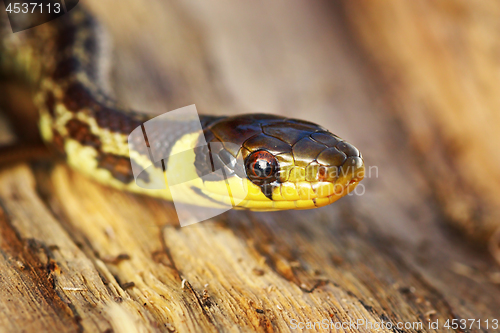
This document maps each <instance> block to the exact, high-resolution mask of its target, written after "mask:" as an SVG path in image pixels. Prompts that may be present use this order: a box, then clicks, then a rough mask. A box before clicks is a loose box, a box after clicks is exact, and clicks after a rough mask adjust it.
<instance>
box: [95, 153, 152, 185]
mask: <svg viewBox="0 0 500 333" xmlns="http://www.w3.org/2000/svg"><path fill="white" fill-rule="evenodd" d="M97 160H98V167H99V168H102V169H106V170H108V171H109V172H111V174H112V175H113V177H114V178H116V179H117V180H119V181H121V182H122V183H124V184H128V183H130V182H131V181H133V180H134V173H133V171H132V163H134V164H135V162H134V161H131V160H130V158H128V157H124V156H120V155H115V154H106V153H100V154H99V156H98V157H97ZM139 178H140V179H141V180H143V181H144V182H146V183H148V182H149V180H150V179H149V174H148V173H147V172H142V173H141V174H140V176H139Z"/></svg>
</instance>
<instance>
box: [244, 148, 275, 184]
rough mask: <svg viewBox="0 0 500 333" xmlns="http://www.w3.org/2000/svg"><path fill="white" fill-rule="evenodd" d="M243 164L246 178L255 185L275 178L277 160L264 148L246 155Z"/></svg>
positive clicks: (269, 181)
mask: <svg viewBox="0 0 500 333" xmlns="http://www.w3.org/2000/svg"><path fill="white" fill-rule="evenodd" d="M245 166H246V172H247V177H248V179H250V180H251V181H252V182H253V183H254V184H256V185H259V186H260V185H262V184H264V183H271V182H273V181H275V180H276V175H277V169H278V162H277V161H276V158H275V157H274V156H273V155H272V154H271V153H270V152H268V151H266V150H259V151H256V152H254V153H252V154H251V155H250V156H248V157H247V160H246V163H245Z"/></svg>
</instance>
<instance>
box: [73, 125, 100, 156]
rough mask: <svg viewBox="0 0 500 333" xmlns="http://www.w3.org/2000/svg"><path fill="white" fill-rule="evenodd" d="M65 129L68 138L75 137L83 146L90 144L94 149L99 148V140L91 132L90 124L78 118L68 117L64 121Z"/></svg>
mask: <svg viewBox="0 0 500 333" xmlns="http://www.w3.org/2000/svg"><path fill="white" fill-rule="evenodd" d="M66 129H67V130H68V135H69V137H70V138H72V139H75V140H76V141H78V142H80V143H81V144H82V145H84V146H91V147H94V148H96V149H100V148H101V140H100V139H99V137H98V136H97V135H95V134H93V133H92V131H91V130H90V126H89V124H87V123H84V122H83V121H81V120H78V119H70V120H69V121H68V122H67V123H66Z"/></svg>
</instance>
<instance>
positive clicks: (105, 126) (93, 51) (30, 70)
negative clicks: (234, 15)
mask: <svg viewBox="0 0 500 333" xmlns="http://www.w3.org/2000/svg"><path fill="white" fill-rule="evenodd" d="M81 7H82V6H81V5H79V6H78V7H77V8H75V9H73V10H72V11H70V12H69V13H68V14H66V15H63V16H62V17H60V18H58V19H55V20H53V21H51V22H48V23H45V24H42V25H40V26H37V27H34V28H31V29H29V30H27V31H23V32H19V33H12V31H11V30H10V27H9V26H8V24H7V20H6V15H5V13H1V15H2V16H0V70H1V71H0V73H3V74H4V75H6V76H7V77H12V75H14V76H21V75H22V76H23V77H24V78H25V79H27V80H26V81H27V82H28V83H29V85H30V86H31V87H32V88H33V91H34V101H35V105H36V106H37V108H38V109H39V128H40V132H41V135H42V137H43V139H44V141H45V142H46V143H47V144H49V145H50V146H52V147H54V148H55V149H56V150H57V151H59V152H60V153H61V154H62V155H63V156H65V158H66V161H67V163H68V164H69V165H70V166H71V167H73V168H74V169H76V170H78V171H80V172H83V173H85V174H86V175H88V176H90V177H92V178H93V179H96V180H98V181H99V182H101V183H104V184H106V185H109V186H113V187H115V188H118V189H122V190H127V191H133V192H138V193H142V194H145V195H150V196H155V197H161V198H164V199H167V200H171V199H172V193H171V191H170V190H169V187H168V186H167V189H147V188H144V187H147V184H148V182H152V181H153V179H155V178H158V177H160V178H162V180H164V179H165V177H164V172H165V170H169V168H180V169H182V174H183V175H182V177H184V178H186V179H190V180H191V181H190V182H189V186H184V189H183V190H182V195H180V196H176V200H182V201H183V202H185V203H189V204H195V205H200V206H206V207H222V206H227V205H233V206H235V205H236V206H237V208H244V209H251V210H281V209H308V208H315V207H321V206H325V205H327V204H330V203H332V202H334V201H336V200H337V199H339V198H341V197H342V196H344V195H346V194H347V193H349V192H350V191H352V190H353V189H354V188H355V187H356V185H357V184H358V183H359V181H361V180H362V179H363V174H364V163H363V159H362V157H361V154H360V152H359V151H358V149H356V148H355V147H354V146H352V145H351V144H349V143H347V142H346V141H344V140H342V139H340V138H339V137H338V136H336V135H334V134H332V133H330V132H329V131H327V130H326V129H324V128H323V127H321V126H319V125H316V124H313V123H310V122H307V121H302V120H296V119H288V118H284V117H279V116H274V115H266V114H247V115H238V116H229V117H215V116H209V115H202V116H200V121H201V129H202V130H201V131H200V130H196V129H190V128H188V127H187V126H186V124H184V123H183V122H182V120H179V121H178V123H175V124H172V123H169V124H162V123H161V122H159V123H155V126H153V128H150V129H148V131H147V141H148V142H147V144H148V145H152V144H155V147H156V149H159V150H160V151H161V152H162V156H165V158H164V159H163V162H162V163H157V164H156V165H155V166H153V167H151V162H150V158H149V153H148V151H147V150H148V149H144V148H140V145H139V144H138V145H137V147H135V146H133V143H132V146H131V147H129V144H128V135H129V134H130V133H131V132H132V131H133V130H134V129H136V128H140V126H141V125H142V124H143V123H144V122H145V121H147V120H148V117H147V115H145V114H143V113H139V112H135V111H133V110H129V109H127V108H124V107H122V106H119V105H118V104H117V103H116V102H115V101H113V100H112V99H111V98H109V97H108V96H107V95H106V93H105V92H104V91H106V89H107V86H108V84H109V83H108V82H107V75H106V68H107V64H106V63H107V62H109V52H108V51H107V49H106V47H107V43H106V39H105V38H103V36H104V35H105V32H104V29H103V28H102V27H101V26H100V25H99V24H98V22H96V20H95V19H94V18H93V17H92V15H91V14H90V13H89V12H87V11H86V10H85V9H83V8H81ZM103 89H104V90H103ZM179 129H182V130H179ZM202 138H205V140H206V142H207V143H208V145H199V144H198V143H199V142H200V140H202ZM129 148H130V149H129ZM182 152H185V153H184V154H182V155H179V156H182V159H181V160H179V158H176V159H169V157H170V156H172V155H173V154H177V153H182ZM173 160H175V161H173ZM179 163H180V164H179ZM133 166H139V167H140V168H142V169H146V171H144V172H143V173H141V174H140V177H139V178H138V179H135V178H134V174H133V172H132V170H133ZM148 166H150V167H149V168H148ZM215 170H223V171H224V173H223V174H221V173H220V172H219V173H214V171H215ZM221 175H222V176H221ZM201 176H204V178H203V179H201V178H200V177H201ZM170 179H172V178H170ZM139 183H142V184H143V185H146V186H142V187H141V186H138V184H139ZM228 188H230V190H231V191H230V195H229V196H228V195H227V193H228V192H227V190H228ZM235 199H237V200H236V201H235Z"/></svg>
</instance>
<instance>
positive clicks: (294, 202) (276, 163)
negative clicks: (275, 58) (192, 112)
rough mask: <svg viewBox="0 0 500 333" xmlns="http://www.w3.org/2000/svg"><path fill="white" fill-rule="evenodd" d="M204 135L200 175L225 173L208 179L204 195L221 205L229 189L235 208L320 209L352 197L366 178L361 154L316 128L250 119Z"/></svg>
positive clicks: (216, 126)
mask: <svg viewBox="0 0 500 333" xmlns="http://www.w3.org/2000/svg"><path fill="white" fill-rule="evenodd" d="M204 135H205V139H206V142H207V143H208V145H207V146H205V147H204V151H201V150H200V151H198V153H197V154H196V160H195V166H196V168H197V170H198V172H199V174H200V175H201V174H204V175H206V174H208V173H209V171H210V170H214V169H215V170H218V169H222V170H224V173H223V177H221V176H220V175H221V174H219V178H217V176H216V177H214V178H213V179H210V178H206V180H207V181H205V182H204V186H205V188H203V189H201V190H202V191H203V193H204V194H205V195H207V196H210V197H211V198H212V199H214V200H216V201H221V200H222V199H221V196H223V195H224V193H227V187H228V186H229V188H230V189H231V196H232V198H231V199H232V200H231V203H232V205H233V206H235V207H236V208H242V209H251V210H282V209H309V208H316V207H321V206H325V205H328V204H330V203H332V202H334V201H336V200H338V199H339V198H341V197H343V196H345V195H347V194H348V193H350V192H351V191H352V190H353V189H354V188H355V187H356V186H357V185H358V183H359V182H360V181H361V180H362V179H363V177H364V170H365V167H364V162H363V158H362V156H361V153H360V152H359V150H358V149H356V148H355V147H354V146H353V145H351V144H350V143H348V142H346V141H344V140H342V139H341V138H339V137H338V136H336V135H335V134H333V133H331V132H329V131H328V130H326V129H325V128H323V127H322V126H319V125H317V124H314V123H311V122H307V121H302V120H297V119H289V118H284V117H279V116H274V115H266V114H248V115H240V116H234V117H227V118H222V119H219V120H217V121H215V122H213V123H211V124H209V125H207V126H206V127H205V130H204ZM202 150H203V149H202ZM226 196H227V195H226ZM226 202H227V199H226Z"/></svg>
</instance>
